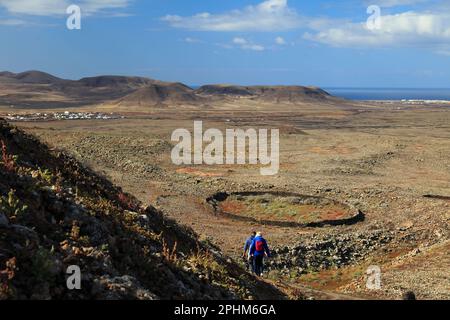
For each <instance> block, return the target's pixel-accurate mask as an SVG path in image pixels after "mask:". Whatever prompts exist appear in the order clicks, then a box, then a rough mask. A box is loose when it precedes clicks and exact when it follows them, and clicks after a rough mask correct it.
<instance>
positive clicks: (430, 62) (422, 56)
mask: <svg viewBox="0 0 450 320" xmlns="http://www.w3.org/2000/svg"><path fill="white" fill-rule="evenodd" d="M72 4H75V5H77V6H79V8H80V11H81V17H80V21H81V29H79V30H78V29H75V30H70V29H68V28H67V23H66V22H67V20H68V18H69V17H70V14H68V13H67V12H66V10H67V8H68V7H69V6H70V5H72ZM71 21H73V20H71ZM0 39H1V45H0V70H8V71H12V72H22V71H25V70H41V71H45V72H49V73H52V74H54V75H57V76H60V77H63V78H68V79H79V78H82V77H85V76H94V75H104V74H108V75H135V76H145V77H150V78H154V79H160V80H164V81H179V82H183V83H186V84H188V85H203V84H212V83H233V84H242V85H252V84H253V85H256V84H267V85H277V84H285V85H314V86H320V87H359V88H361V87H363V88H393V87H396V88H415V87H417V88H448V87H450V83H449V79H450V77H449V74H450V1H448V0H370V1H369V0H340V1H335V0H314V1H306V0H239V1H237V0H226V1H219V0H78V1H76V0H73V1H72V0H0Z"/></svg>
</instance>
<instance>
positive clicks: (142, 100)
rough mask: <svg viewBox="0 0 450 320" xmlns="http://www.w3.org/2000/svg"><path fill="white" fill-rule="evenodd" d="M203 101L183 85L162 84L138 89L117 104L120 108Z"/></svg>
mask: <svg viewBox="0 0 450 320" xmlns="http://www.w3.org/2000/svg"><path fill="white" fill-rule="evenodd" d="M203 100H204V99H203V98H201V97H199V96H198V95H196V94H195V92H194V90H192V89H191V88H189V87H188V86H186V85H184V84H182V83H160V84H151V85H148V86H145V87H143V88H140V89H137V90H136V91H134V92H132V93H130V94H129V95H126V96H125V97H123V98H121V99H119V100H117V101H116V102H115V103H116V104H117V105H120V106H143V107H146V106H154V105H158V104H194V103H198V102H201V101H203Z"/></svg>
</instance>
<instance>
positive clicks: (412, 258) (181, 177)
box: [20, 101, 450, 299]
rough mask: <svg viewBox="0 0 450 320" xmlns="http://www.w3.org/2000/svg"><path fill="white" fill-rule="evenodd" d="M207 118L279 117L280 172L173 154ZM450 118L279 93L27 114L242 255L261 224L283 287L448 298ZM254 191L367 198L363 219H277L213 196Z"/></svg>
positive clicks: (264, 123) (271, 120)
mask: <svg viewBox="0 0 450 320" xmlns="http://www.w3.org/2000/svg"><path fill="white" fill-rule="evenodd" d="M255 110H257V111H258V116H257V117H255ZM199 118H200V119H204V121H205V123H206V124H205V125H207V126H208V127H214V128H220V129H224V128H225V127H248V126H253V127H277V128H280V131H281V140H280V143H281V159H280V160H281V169H280V173H279V174H278V175H276V176H273V177H262V176H260V175H259V166H248V165H244V166H232V165H230V166H215V167H214V166H183V167H177V166H174V165H172V163H171V161H170V151H171V148H172V146H173V144H172V143H171V142H170V135H171V132H172V131H173V130H174V129H176V128H191V127H192V122H193V120H194V119H199ZM224 119H226V121H224ZM449 123H450V112H449V109H448V108H444V107H442V106H429V105H426V106H424V105H417V106H415V105H414V106H411V105H406V106H405V105H404V104H402V105H401V108H400V107H398V106H397V105H396V104H395V103H390V104H380V105H377V104H367V105H363V104H359V105H353V106H349V105H344V106H342V107H341V106H336V105H329V104H310V105H309V104H303V105H298V106H297V105H296V106H293V105H289V106H287V105H286V106H285V105H282V104H280V105H277V110H276V112H275V111H274V109H273V105H270V104H267V105H264V104H256V103H255V104H253V103H252V102H251V101H250V102H248V105H247V104H246V105H243V104H242V102H240V103H239V102H229V103H227V104H226V105H221V106H216V107H214V108H213V109H211V110H197V111H195V110H186V112H183V114H180V113H179V112H175V111H173V112H172V111H170V110H161V111H159V113H158V114H157V115H156V113H155V112H153V113H152V115H151V116H149V115H131V114H127V119H122V120H115V121H111V122H100V121H94V120H92V121H89V122H83V121H80V122H77V123H74V122H70V123H69V122H64V121H63V122H57V123H55V122H52V123H45V122H42V123H32V124H31V123H21V124H20V125H21V126H22V127H24V128H26V130H28V131H30V132H33V133H35V134H36V135H38V136H39V137H41V138H42V139H43V140H45V141H47V142H48V143H50V144H51V145H52V146H53V147H54V148H62V149H65V150H67V151H69V152H70V153H72V154H73V155H74V156H75V157H76V158H77V159H78V160H80V161H81V162H83V163H85V164H86V165H89V166H91V167H93V168H95V170H97V171H99V172H102V173H103V174H104V175H105V176H108V177H109V178H110V179H111V180H112V181H114V182H115V183H116V184H118V185H120V186H121V187H123V189H124V190H126V191H127V192H129V193H132V194H133V195H135V196H136V197H137V198H138V199H140V200H142V201H143V202H144V203H146V204H152V205H154V206H156V207H157V208H158V209H159V210H161V211H163V212H164V213H165V214H166V215H168V216H170V217H171V218H173V219H175V220H176V221H177V222H178V223H180V224H183V225H187V226H189V227H192V229H194V230H195V231H196V232H197V233H198V234H199V237H200V239H202V240H204V241H206V242H208V243H212V244H214V245H215V246H217V248H218V249H219V250H220V251H221V252H223V253H224V254H226V255H228V256H231V257H232V258H233V260H234V261H237V262H240V255H241V248H242V244H243V241H244V240H245V238H246V237H247V235H248V234H249V233H250V232H251V231H253V230H255V229H256V230H262V231H263V232H264V234H265V235H266V237H267V239H268V240H269V243H270V245H271V246H272V247H273V248H274V253H275V255H274V257H273V258H272V260H270V261H269V266H270V270H269V272H268V273H267V275H266V277H267V280H268V281H270V282H271V283H274V284H276V285H277V286H278V287H279V288H280V289H282V290H284V291H286V292H291V293H292V292H297V293H298V292H301V293H302V294H303V297H305V296H306V297H308V295H312V296H314V297H316V298H333V297H334V298H345V297H353V298H354V297H363V298H388V299H396V298H400V297H401V294H402V292H403V291H405V290H413V291H414V292H415V293H416V295H417V296H418V297H419V298H421V299H439V298H440V299H448V298H449V297H448V294H449V291H450V290H449V287H450V285H449V284H450V280H449V273H448V258H449V254H448V252H449V251H448V250H447V249H448V241H449V240H448V239H449V230H450V228H449V219H450V216H449V215H450V210H449V209H450V203H449V201H448V199H447V198H446V197H448V196H449V194H450V183H449V181H450V174H449V172H450V161H449V157H448V154H450V144H449V141H450V127H449ZM246 191H253V192H266V191H271V192H293V193H297V194H305V195H311V196H317V197H323V198H328V199H334V200H336V201H338V202H339V203H343V204H346V205H348V206H351V207H354V208H357V209H358V210H361V211H362V212H363V213H364V216H365V219H364V221H360V222H358V223H355V224H352V225H344V226H321V227H289V226H276V225H270V224H261V223H257V222H255V221H253V222H252V221H241V220H236V219H230V218H229V217H226V216H224V215H220V214H219V213H217V212H215V211H214V210H213V208H211V206H210V205H209V204H208V202H207V201H206V200H207V198H208V197H210V196H212V195H214V194H216V193H218V192H230V193H233V192H246ZM427 195H428V196H430V195H431V197H425V196H427ZM426 261H430V263H428V264H427V263H426ZM371 265H377V266H379V267H380V269H381V271H382V289H380V290H376V291H373V290H367V288H366V277H367V275H366V271H367V268H368V267H369V266H371ZM298 296H301V295H298Z"/></svg>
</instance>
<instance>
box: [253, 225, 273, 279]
mask: <svg viewBox="0 0 450 320" xmlns="http://www.w3.org/2000/svg"><path fill="white" fill-rule="evenodd" d="M265 255H267V257H270V250H269V246H268V245H267V241H266V240H265V239H264V238H263V236H262V233H261V232H257V233H256V237H255V239H253V242H252V244H251V245H250V256H252V257H253V265H254V270H255V273H256V275H258V276H261V275H262V273H263V269H264V256H265Z"/></svg>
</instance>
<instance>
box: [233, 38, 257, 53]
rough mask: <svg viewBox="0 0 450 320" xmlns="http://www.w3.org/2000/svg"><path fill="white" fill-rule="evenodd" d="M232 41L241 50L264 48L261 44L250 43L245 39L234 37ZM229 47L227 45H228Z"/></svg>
mask: <svg viewBox="0 0 450 320" xmlns="http://www.w3.org/2000/svg"><path fill="white" fill-rule="evenodd" d="M232 43H233V44H234V45H237V46H238V47H239V48H241V49H243V50H252V51H264V50H265V49H266V48H265V47H264V46H262V45H259V44H255V43H252V42H250V41H248V40H247V39H244V38H240V37H236V38H234V39H233V41H232ZM228 47H229V46H228Z"/></svg>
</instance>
